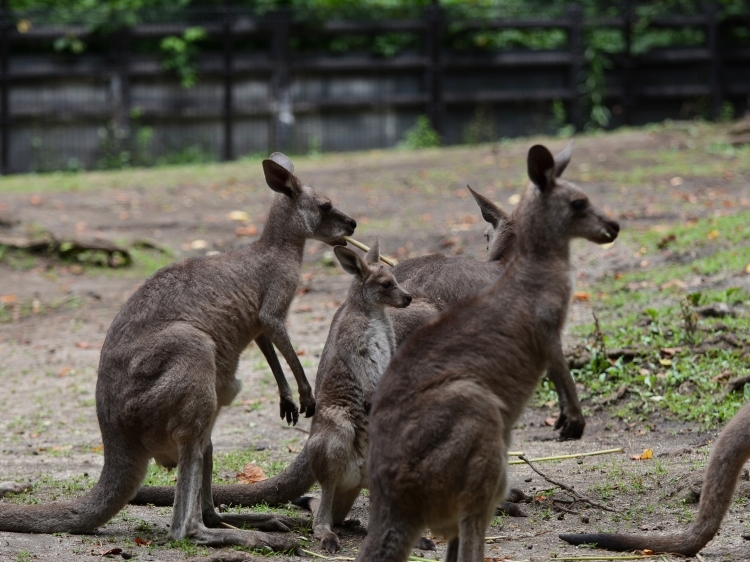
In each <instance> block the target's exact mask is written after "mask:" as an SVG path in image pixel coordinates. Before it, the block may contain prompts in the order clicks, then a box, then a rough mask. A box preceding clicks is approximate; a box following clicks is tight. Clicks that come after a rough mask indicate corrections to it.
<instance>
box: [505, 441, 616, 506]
mask: <svg viewBox="0 0 750 562" xmlns="http://www.w3.org/2000/svg"><path fill="white" fill-rule="evenodd" d="M621 450H622V449H621ZM520 459H521V460H522V461H524V462H525V463H526V464H528V465H529V468H530V469H531V470H533V471H534V472H536V473H537V474H538V475H539V476H541V477H542V478H544V479H545V480H546V481H547V482H549V483H550V484H554V485H555V486H557V487H558V488H561V489H563V490H565V491H566V492H568V493H569V494H570V495H571V496H573V497H574V498H576V500H578V501H582V502H584V503H587V504H589V505H592V506H594V507H598V508H599V509H603V510H604V511H610V512H612V513H617V510H616V509H612V508H611V507H607V506H606V505H602V504H600V503H597V502H595V501H592V500H590V499H588V498H587V497H585V496H582V495H581V494H579V493H578V492H576V491H575V490H574V489H573V488H571V487H570V486H568V485H567V484H563V483H562V482H556V481H555V480H552V478H550V477H549V476H547V475H546V474H543V473H542V472H540V471H539V470H538V469H537V468H536V467H535V466H534V465H533V464H531V462H530V461H529V459H527V458H526V457H523V456H522V457H520Z"/></svg>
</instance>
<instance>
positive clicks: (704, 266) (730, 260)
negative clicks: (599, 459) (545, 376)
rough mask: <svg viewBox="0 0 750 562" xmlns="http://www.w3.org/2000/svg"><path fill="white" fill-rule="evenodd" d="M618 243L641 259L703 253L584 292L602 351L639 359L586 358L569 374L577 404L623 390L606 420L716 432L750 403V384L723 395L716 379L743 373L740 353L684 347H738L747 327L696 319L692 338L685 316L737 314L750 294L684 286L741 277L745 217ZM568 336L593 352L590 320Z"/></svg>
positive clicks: (543, 395)
mask: <svg viewBox="0 0 750 562" xmlns="http://www.w3.org/2000/svg"><path fill="white" fill-rule="evenodd" d="M667 237H669V238H668V239H669V244H667V246H666V249H665V248H661V249H660V248H659V247H658V246H659V244H660V243H661V242H662V241H663V240H665V239H667ZM623 243H625V244H627V245H628V247H633V248H641V250H640V254H642V256H643V258H644V259H649V258H650V257H652V256H654V255H656V254H657V253H658V252H663V251H667V250H668V251H669V252H671V253H672V255H674V254H676V253H680V252H682V253H688V252H700V253H702V254H703V255H702V257H699V258H697V259H694V260H692V261H690V263H686V264H670V263H668V262H667V263H665V262H664V261H662V262H661V263H660V264H659V265H655V266H652V267H646V268H643V269H641V270H633V271H627V272H623V273H618V274H615V275H607V276H606V277H605V278H604V279H602V280H601V281H600V282H598V283H597V284H595V285H594V286H592V287H590V288H588V290H589V291H590V292H591V294H592V295H596V297H595V298H594V303H593V304H594V308H595V309H596V313H597V316H598V318H599V321H600V325H601V329H602V333H603V336H604V341H605V344H606V347H607V349H615V348H624V347H636V348H639V349H644V350H647V353H646V355H645V356H643V357H640V358H636V359H635V360H634V361H633V362H631V363H627V362H624V361H623V360H622V359H618V360H617V361H610V360H607V359H606V358H604V357H601V356H598V355H597V354H596V353H593V355H592V359H591V361H590V363H589V364H588V365H586V366H584V367H583V368H581V369H577V370H574V371H573V376H574V378H575V379H576V380H578V381H580V382H582V383H583V385H584V386H585V388H586V391H584V393H583V396H582V399H583V400H584V405H587V404H596V403H598V401H599V400H600V399H601V398H602V397H606V396H608V395H611V394H613V393H614V392H615V391H617V389H618V388H619V387H620V386H621V385H623V384H624V385H627V388H628V395H627V397H626V398H625V399H624V400H622V401H621V402H620V403H619V404H618V405H616V406H614V407H613V408H612V409H613V413H614V415H616V416H617V417H619V418H621V419H623V420H626V421H628V422H638V421H641V422H645V421H647V419H648V416H649V415H650V414H652V413H657V412H658V413H660V414H662V415H664V416H666V417H671V418H674V419H678V420H687V421H695V422H698V423H699V424H700V425H701V427H704V428H710V427H718V426H721V425H722V424H724V423H726V421H728V420H729V419H730V418H731V417H732V416H733V415H734V414H735V413H736V412H737V410H738V409H739V408H740V407H741V406H742V405H744V404H745V403H746V402H747V401H748V400H750V385H746V387H745V389H744V391H740V392H735V393H732V394H729V395H725V393H724V383H725V382H726V375H725V378H724V379H721V378H720V376H721V375H722V374H723V373H728V376H729V377H732V378H734V377H736V376H740V375H744V374H746V373H747V372H748V368H749V367H750V366H749V365H748V362H747V358H746V357H745V356H744V353H745V347H744V346H742V347H739V348H731V349H712V350H710V351H708V352H706V353H701V354H697V355H696V354H694V353H693V352H692V348H694V347H695V346H699V345H701V344H702V343H703V342H706V341H709V340H710V339H711V338H715V337H717V336H720V335H721V334H725V333H729V334H732V335H733V336H734V337H736V338H737V340H738V341H739V342H740V343H741V344H742V343H744V344H746V343H747V342H748V340H749V339H750V322H749V321H748V319H747V318H746V317H744V316H742V314H740V315H738V316H737V317H725V318H720V319H711V318H706V319H700V320H699V321H698V323H697V328H696V331H695V333H689V332H688V330H687V329H686V323H685V316H686V314H688V315H690V314H691V313H692V311H693V309H694V307H697V306H702V305H707V304H710V303H717V302H724V303H727V304H728V305H730V306H732V307H737V306H740V307H741V306H742V305H745V304H746V303H748V302H749V299H750V295H748V294H747V292H746V291H745V290H744V289H742V288H739V287H736V286H729V287H727V288H716V289H714V288H709V289H705V288H704V289H702V290H698V289H696V288H692V287H690V286H689V285H688V283H689V282H690V280H691V279H697V280H698V281H699V282H700V281H701V280H702V279H705V278H709V279H710V278H711V277H712V276H720V278H721V279H725V278H726V279H729V280H730V281H731V278H732V277H731V276H732V275H746V273H745V270H746V267H748V264H750V212H741V213H738V214H736V215H733V216H723V217H714V218H709V219H703V220H699V221H695V222H694V223H692V224H689V225H678V226H675V227H671V228H668V229H659V231H654V230H653V229H651V230H647V231H642V232H634V233H630V234H626V235H625V240H624V241H623ZM704 286H705V285H704ZM709 286H710V284H709ZM739 310H740V311H742V308H740V309H739ZM572 331H573V333H574V334H575V335H576V336H577V338H579V339H583V340H584V341H588V343H589V347H590V349H592V350H593V343H594V337H593V334H594V324H593V321H592V322H590V323H585V324H582V325H578V326H576V327H574V328H573V330H572ZM691 340H692V341H691ZM665 348H676V349H677V352H676V353H675V354H674V356H673V357H669V356H667V355H666V354H665V353H664V352H662V351H661V350H663V349H665ZM551 390H552V387H551V385H550V384H549V383H548V382H545V384H544V385H543V386H542V390H541V391H540V395H539V399H540V400H541V401H548V400H552V399H554V396H553V394H552V392H551Z"/></svg>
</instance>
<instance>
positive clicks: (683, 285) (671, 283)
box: [659, 279, 687, 289]
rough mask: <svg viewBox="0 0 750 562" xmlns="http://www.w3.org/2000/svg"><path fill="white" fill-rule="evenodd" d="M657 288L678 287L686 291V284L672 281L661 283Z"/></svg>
mask: <svg viewBox="0 0 750 562" xmlns="http://www.w3.org/2000/svg"><path fill="white" fill-rule="evenodd" d="M659 286H660V287H661V288H662V289H671V288H672V287H679V288H680V289H686V288H687V283H685V282H684V281H682V280H681V279H672V280H671V281H667V282H666V283H662V284H661V285H659Z"/></svg>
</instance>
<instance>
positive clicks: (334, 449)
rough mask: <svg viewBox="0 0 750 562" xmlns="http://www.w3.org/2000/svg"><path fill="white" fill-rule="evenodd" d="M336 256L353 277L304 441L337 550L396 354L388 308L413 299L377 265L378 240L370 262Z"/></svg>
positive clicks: (327, 542) (319, 528) (344, 252)
mask: <svg viewBox="0 0 750 562" xmlns="http://www.w3.org/2000/svg"><path fill="white" fill-rule="evenodd" d="M334 251H335V252H336V257H337V258H338V259H339V262H341V265H342V266H343V267H344V270H346V271H347V272H348V273H350V274H352V275H353V276H354V278H353V279H352V283H351V285H350V287H349V292H348V294H347V298H346V301H345V302H344V304H343V305H342V311H341V313H340V314H338V315H337V317H336V319H335V320H334V322H333V323H332V324H331V330H330V336H329V338H328V341H327V343H326V346H325V348H324V349H323V353H322V355H321V361H320V364H321V368H320V369H319V370H318V377H319V378H321V379H322V380H321V383H320V387H319V391H318V392H317V398H318V410H317V413H316V415H315V417H314V418H313V422H312V428H311V430H310V438H309V440H308V441H307V443H306V444H305V449H307V455H308V458H309V460H310V469H311V471H312V474H313V476H314V477H315V480H316V481H317V482H319V483H320V487H321V489H322V497H321V500H320V503H319V506H318V508H317V510H316V513H315V519H314V524H313V529H314V532H315V536H316V537H317V538H318V539H320V540H321V545H322V547H323V548H324V549H326V550H327V551H328V552H331V553H335V552H337V551H338V550H339V548H340V543H339V539H338V537H337V536H336V534H335V533H334V532H333V531H332V530H331V526H333V525H336V524H339V523H341V522H343V520H344V518H345V517H346V516H347V514H348V513H349V510H350V509H351V507H352V504H353V503H354V500H356V498H357V496H358V495H359V491H360V490H361V489H362V488H363V487H365V486H366V485H367V473H366V463H367V415H368V412H369V409H370V400H371V396H372V393H373V392H374V390H375V387H376V386H377V383H378V380H379V379H380V376H381V375H382V374H383V371H385V368H386V366H387V365H388V362H389V361H390V359H391V356H392V355H393V352H394V351H395V349H396V341H395V338H394V335H393V326H392V325H391V321H390V320H389V318H388V316H387V315H386V314H385V309H386V307H398V308H404V307H407V306H408V305H409V303H410V302H411V296H410V295H409V294H408V293H407V292H406V291H405V290H404V289H403V288H402V287H401V286H400V285H399V284H398V282H397V281H396V279H395V277H393V274H392V273H391V272H390V271H389V270H388V269H386V268H385V267H384V266H383V265H382V264H380V263H378V255H379V254H378V252H379V244H378V243H377V242H376V243H375V244H374V245H373V247H372V248H371V249H370V251H369V252H368V253H367V255H366V256H365V259H364V260H363V259H361V258H360V257H359V256H358V255H357V254H356V253H354V252H353V251H352V250H349V249H348V248H334Z"/></svg>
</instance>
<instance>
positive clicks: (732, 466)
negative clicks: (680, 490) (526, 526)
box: [560, 404, 750, 556]
mask: <svg viewBox="0 0 750 562" xmlns="http://www.w3.org/2000/svg"><path fill="white" fill-rule="evenodd" d="M748 459H750V404H745V405H744V406H743V407H742V409H741V410H740V411H739V412H737V414H736V415H735V416H734V417H733V418H732V419H731V420H730V421H729V423H728V424H727V426H726V427H725V428H724V429H723V430H722V432H721V433H720V434H719V437H718V438H717V439H716V443H715V444H714V446H713V448H712V449H711V455H710V456H709V459H708V466H707V467H706V472H705V480H704V482H703V488H702V489H701V499H700V504H699V505H698V517H696V519H695V521H694V522H693V524H692V525H690V527H689V528H688V530H687V531H685V532H684V533H679V534H673V535H641V536H638V535H620V534H610V533H590V534H582V535H573V534H569V535H560V538H561V539H563V540H564V541H567V542H569V543H570V544H584V543H586V544H595V545H597V546H599V547H600V548H606V549H608V550H643V549H649V550H653V551H654V552H655V553H658V552H674V553H677V554H683V555H685V556H695V554H696V553H697V552H698V551H700V550H701V549H702V548H703V547H704V546H706V544H707V543H708V541H710V540H711V539H712V538H714V535H715V534H716V532H717V531H718V530H719V526H720V525H721V520H722V519H723V518H724V514H725V513H726V512H727V510H728V509H729V506H730V505H731V504H732V497H733V496H734V489H735V488H736V487H737V480H738V479H739V477H740V473H741V472H742V467H743V465H744V464H745V462H746V461H747V460H748Z"/></svg>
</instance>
